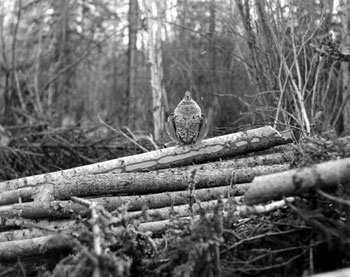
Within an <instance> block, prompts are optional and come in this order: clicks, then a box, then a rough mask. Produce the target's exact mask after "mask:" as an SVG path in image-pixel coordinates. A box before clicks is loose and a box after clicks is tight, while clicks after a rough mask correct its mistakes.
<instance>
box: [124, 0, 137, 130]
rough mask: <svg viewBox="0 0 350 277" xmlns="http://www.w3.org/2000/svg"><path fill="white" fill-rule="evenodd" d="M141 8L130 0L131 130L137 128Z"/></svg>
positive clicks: (134, 0) (128, 103)
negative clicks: (137, 43)
mask: <svg viewBox="0 0 350 277" xmlns="http://www.w3.org/2000/svg"><path fill="white" fill-rule="evenodd" d="M138 14H139V7H138V1H137V0H129V51H128V89H127V93H126V95H125V103H127V104H126V105H125V107H126V110H127V111H126V114H127V116H128V125H129V127H130V128H132V129H134V128H137V126H136V123H137V121H138V120H137V114H138V112H139V111H137V91H136V74H137V48H136V42H137V28H138V17H139V15H138Z"/></svg>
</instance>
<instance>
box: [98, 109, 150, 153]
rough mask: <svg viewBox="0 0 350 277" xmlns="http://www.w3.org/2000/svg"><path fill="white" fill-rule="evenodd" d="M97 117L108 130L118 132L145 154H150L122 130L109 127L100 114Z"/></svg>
mask: <svg viewBox="0 0 350 277" xmlns="http://www.w3.org/2000/svg"><path fill="white" fill-rule="evenodd" d="M97 117H98V119H99V121H100V122H101V123H102V124H103V125H104V126H106V127H107V128H108V129H110V130H112V131H114V132H116V133H119V134H122V135H123V137H125V138H126V139H128V140H129V141H131V142H132V143H134V144H135V145H136V146H138V147H139V148H140V149H141V150H142V151H143V152H149V151H148V149H146V148H145V147H143V146H142V145H140V144H139V143H137V141H135V140H134V139H132V138H131V137H129V136H128V135H127V134H125V133H124V132H123V131H122V130H120V129H119V128H118V129H115V128H113V127H112V126H110V125H108V124H107V123H106V122H104V121H103V119H102V118H101V117H100V114H97Z"/></svg>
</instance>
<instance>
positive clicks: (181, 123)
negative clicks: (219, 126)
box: [166, 91, 208, 145]
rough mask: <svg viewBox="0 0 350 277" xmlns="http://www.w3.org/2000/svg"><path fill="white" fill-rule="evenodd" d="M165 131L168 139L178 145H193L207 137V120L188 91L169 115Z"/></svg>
mask: <svg viewBox="0 0 350 277" xmlns="http://www.w3.org/2000/svg"><path fill="white" fill-rule="evenodd" d="M166 130H167V133H168V135H169V137H170V138H171V139H172V140H173V141H175V142H177V143H178V144H180V145H184V144H195V143H197V142H200V141H201V140H202V139H203V138H204V137H205V136H206V135H207V131H208V126H207V118H206V116H205V115H204V114H202V111H201V108H200V107H199V106H198V104H197V103H196V101H194V100H193V99H192V96H191V93H190V92H189V91H186V93H185V96H184V98H183V99H182V100H181V101H180V103H179V104H178V105H177V107H176V108H175V111H174V113H173V114H171V115H169V117H168V120H167V124H166Z"/></svg>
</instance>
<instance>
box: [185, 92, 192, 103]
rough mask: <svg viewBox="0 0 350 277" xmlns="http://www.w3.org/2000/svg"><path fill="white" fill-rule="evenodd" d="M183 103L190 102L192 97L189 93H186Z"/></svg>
mask: <svg viewBox="0 0 350 277" xmlns="http://www.w3.org/2000/svg"><path fill="white" fill-rule="evenodd" d="M183 100H185V101H191V100H192V96H191V92H189V91H186V93H185V96H184V99H183Z"/></svg>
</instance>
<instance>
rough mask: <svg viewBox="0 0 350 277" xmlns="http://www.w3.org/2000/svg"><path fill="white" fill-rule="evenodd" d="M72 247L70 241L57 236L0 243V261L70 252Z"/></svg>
mask: <svg viewBox="0 0 350 277" xmlns="http://www.w3.org/2000/svg"><path fill="white" fill-rule="evenodd" d="M72 247H73V243H72V241H71V240H69V239H64V238H61V237H58V236H57V235H49V236H44V237H38V238H32V239H24V240H15V241H7V242H2V243H0V260H1V261H8V260H15V259H18V257H30V256H35V255H46V254H49V253H53V252H57V251H64V250H70V249H72Z"/></svg>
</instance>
